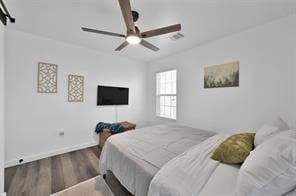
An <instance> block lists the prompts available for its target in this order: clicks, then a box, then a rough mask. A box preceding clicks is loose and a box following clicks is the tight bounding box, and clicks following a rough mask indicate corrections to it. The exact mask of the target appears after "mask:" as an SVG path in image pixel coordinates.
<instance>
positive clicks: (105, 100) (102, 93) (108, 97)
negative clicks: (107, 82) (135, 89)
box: [97, 86, 129, 105]
mask: <svg viewBox="0 0 296 196" xmlns="http://www.w3.org/2000/svg"><path fill="white" fill-rule="evenodd" d="M128 94H129V89H128V88H122V87H111V86H98V96H97V105H128Z"/></svg>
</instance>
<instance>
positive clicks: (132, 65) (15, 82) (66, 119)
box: [5, 30, 147, 166]
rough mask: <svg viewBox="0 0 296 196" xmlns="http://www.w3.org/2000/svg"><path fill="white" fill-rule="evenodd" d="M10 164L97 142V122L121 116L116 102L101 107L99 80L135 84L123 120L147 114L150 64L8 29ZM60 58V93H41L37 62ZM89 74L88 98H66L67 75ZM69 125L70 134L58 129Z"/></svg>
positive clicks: (122, 109)
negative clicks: (61, 134) (95, 131)
mask: <svg viewBox="0 0 296 196" xmlns="http://www.w3.org/2000/svg"><path fill="white" fill-rule="evenodd" d="M6 43H7V44H6V71H5V74H6V100H7V102H6V106H7V107H6V125H7V131H6V165H7V166H8V165H14V164H16V163H17V161H18V160H19V159H21V158H24V159H25V161H30V160H33V159H37V158H41V157H44V156H49V155H52V154H56V153H58V152H63V151H68V150H73V149H76V148H82V147H85V146H89V145H93V144H95V142H97V139H98V138H97V136H96V135H95V134H94V133H93V132H94V128H95V125H96V123H97V122H99V121H107V122H114V121H115V120H116V115H115V107H114V106H107V107H97V106H96V98H97V96H96V93H97V85H99V84H101V85H113V86H123V87H129V88H130V104H129V106H118V120H119V121H122V120H128V121H131V122H135V123H139V122H141V121H143V120H145V118H146V115H145V111H146V108H145V105H146V97H147V95H146V91H147V86H146V85H147V83H146V82H147V78H146V76H147V65H146V64H144V63H141V62H137V61H132V60H128V59H125V58H122V57H119V56H115V55H107V54H103V53H100V52H97V51H94V50H89V49H85V48H81V47H78V46H75V45H68V44H65V43H62V42H58V41H54V40H50V39H46V38H43V37H38V36H34V35H31V34H26V33H22V32H18V31H12V30H9V31H7V34H6ZM39 61H41V62H48V63H55V64H58V65H59V67H58V69H59V70H58V74H59V76H58V94H38V93H37V92H36V89H37V63H38V62H39ZM68 74H79V75H84V76H85V101H84V102H83V103H69V102H67V75H68ZM60 128H62V129H64V131H65V136H64V137H60V136H59V135H58V129H60Z"/></svg>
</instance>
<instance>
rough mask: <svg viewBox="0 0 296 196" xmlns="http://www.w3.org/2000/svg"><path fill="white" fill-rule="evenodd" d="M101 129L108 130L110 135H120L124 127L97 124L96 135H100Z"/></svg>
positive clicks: (116, 124) (111, 124)
mask: <svg viewBox="0 0 296 196" xmlns="http://www.w3.org/2000/svg"><path fill="white" fill-rule="evenodd" d="M103 129H109V130H110V132H111V134H116V133H121V132H123V131H124V127H123V126H122V125H121V124H120V123H104V122H99V123H98V124H97V126H96V130H95V132H96V133H98V134H99V133H101V132H102V131H103Z"/></svg>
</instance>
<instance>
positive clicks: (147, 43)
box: [140, 39, 159, 51]
mask: <svg viewBox="0 0 296 196" xmlns="http://www.w3.org/2000/svg"><path fill="white" fill-rule="evenodd" d="M140 44H141V45H142V46H144V47H146V48H148V49H150V50H153V51H158V50H159V48H157V47H156V46H154V45H152V44H150V43H149V42H147V41H145V40H143V39H142V41H141V43H140Z"/></svg>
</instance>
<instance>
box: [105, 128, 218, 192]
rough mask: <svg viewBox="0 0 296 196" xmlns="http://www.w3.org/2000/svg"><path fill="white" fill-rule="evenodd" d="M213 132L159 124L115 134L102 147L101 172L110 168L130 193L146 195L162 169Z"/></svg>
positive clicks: (212, 134) (209, 136)
mask: <svg viewBox="0 0 296 196" xmlns="http://www.w3.org/2000/svg"><path fill="white" fill-rule="evenodd" d="M214 135H215V133H213V132H210V131H204V130H198V129H193V128H190V127H185V126H180V125H157V126H152V127H146V128H141V129H137V130H136V131H132V132H125V133H122V134H117V135H113V136H112V137H110V138H109V139H108V140H107V141H106V143H105V146H104V148H103V150H102V154H101V158H100V173H101V174H102V175H104V174H106V173H107V171H109V170H110V171H112V173H113V174H114V175H115V177H116V178H117V179H118V180H119V181H120V183H121V184H122V185H123V186H124V187H125V188H126V189H127V190H128V191H129V192H130V193H132V194H133V195H135V196H146V195H147V194H148V190H149V186H150V182H151V180H152V178H153V177H154V176H155V174H156V173H157V172H158V171H159V170H160V168H162V167H163V166H164V165H166V164H167V163H168V162H169V161H170V160H172V159H174V158H175V157H177V156H178V155H181V154H182V153H184V152H186V151H188V150H189V149H191V148H194V147H196V145H198V144H200V143H202V142H203V141H205V140H207V139H208V138H211V137H212V136H214Z"/></svg>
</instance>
